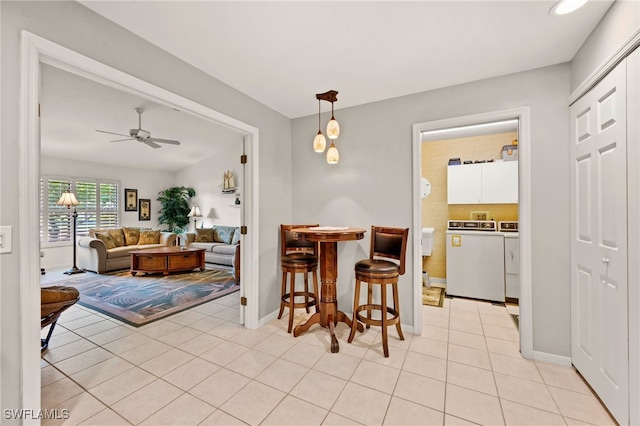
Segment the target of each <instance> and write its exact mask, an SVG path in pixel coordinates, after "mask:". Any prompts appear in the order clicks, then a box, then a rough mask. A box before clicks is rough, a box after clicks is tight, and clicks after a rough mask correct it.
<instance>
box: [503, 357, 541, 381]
mask: <svg viewBox="0 0 640 426" xmlns="http://www.w3.org/2000/svg"><path fill="white" fill-rule="evenodd" d="M490 357H491V366H492V367H493V371H495V372H497V373H503V374H508V375H509V376H515V377H520V378H521V379H527V380H531V381H532V382H540V383H542V376H540V373H539V372H538V368H537V367H536V364H535V362H533V361H531V360H528V359H524V358H516V357H512V356H507V355H500V354H495V353H491V355H490Z"/></svg>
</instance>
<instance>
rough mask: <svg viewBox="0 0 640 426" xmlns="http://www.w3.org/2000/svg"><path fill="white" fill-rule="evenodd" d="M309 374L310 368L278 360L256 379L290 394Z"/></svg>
mask: <svg viewBox="0 0 640 426" xmlns="http://www.w3.org/2000/svg"><path fill="white" fill-rule="evenodd" d="M308 372H309V368H308V367H304V366H302V365H300V364H296V363H293V362H291V361H287V360H284V359H276V360H275V361H274V362H273V364H271V365H269V366H268V367H267V368H265V369H264V371H262V373H260V374H259V375H258V376H257V377H256V380H257V381H259V382H260V383H264V384H265V385H268V386H271V387H274V388H276V389H278V390H281V391H282V392H289V391H291V389H293V387H294V386H295V385H297V384H298V382H300V380H301V379H302V378H303V377H304V376H305V374H307V373H308Z"/></svg>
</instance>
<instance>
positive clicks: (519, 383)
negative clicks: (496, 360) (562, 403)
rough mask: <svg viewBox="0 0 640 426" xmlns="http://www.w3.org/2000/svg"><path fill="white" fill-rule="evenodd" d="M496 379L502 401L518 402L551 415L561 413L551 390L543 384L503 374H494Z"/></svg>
mask: <svg viewBox="0 0 640 426" xmlns="http://www.w3.org/2000/svg"><path fill="white" fill-rule="evenodd" d="M494 377H495V379H496V386H497V387H498V395H500V398H501V399H506V400H508V401H512V402H518V403H520V404H524V405H528V406H529V407H534V408H539V409H540V410H545V411H549V412H551V413H557V414H559V413H560V412H559V411H558V407H557V406H556V403H555V401H554V400H553V398H552V397H551V393H550V392H549V389H548V388H547V386H545V385H544V384H543V383H537V382H532V381H530V380H525V379H521V378H519V377H514V376H508V375H506V374H502V373H494Z"/></svg>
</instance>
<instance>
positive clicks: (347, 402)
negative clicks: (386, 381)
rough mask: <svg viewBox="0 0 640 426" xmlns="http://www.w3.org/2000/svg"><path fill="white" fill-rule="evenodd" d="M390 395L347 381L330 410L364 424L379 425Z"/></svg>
mask: <svg viewBox="0 0 640 426" xmlns="http://www.w3.org/2000/svg"><path fill="white" fill-rule="evenodd" d="M390 401H391V395H388V394H386V393H384V392H380V391H376V390H373V389H370V388H367V387H364V386H360V385H358V384H356V383H351V382H349V383H347V386H345V389H344V391H343V392H342V393H341V394H340V396H339V397H338V400H337V401H336V403H335V404H334V406H333V408H332V409H331V411H332V412H334V413H336V414H339V415H341V416H344V417H346V418H348V419H351V420H355V421H356V422H359V423H362V424H365V425H381V424H382V422H383V420H384V416H385V414H386V412H387V408H388V406H389V402H390Z"/></svg>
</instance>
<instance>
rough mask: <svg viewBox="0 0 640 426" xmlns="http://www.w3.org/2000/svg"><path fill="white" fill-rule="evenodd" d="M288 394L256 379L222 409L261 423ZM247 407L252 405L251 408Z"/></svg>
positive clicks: (249, 422)
mask: <svg viewBox="0 0 640 426" xmlns="http://www.w3.org/2000/svg"><path fill="white" fill-rule="evenodd" d="M285 396H286V394H285V393H284V392H280V391H278V390H276V389H274V388H272V387H270V386H267V385H263V384H262V383H258V382H255V381H252V382H250V383H249V384H247V385H246V386H245V387H244V388H242V389H240V390H239V391H238V392H237V393H236V394H235V395H233V396H232V397H231V398H229V399H228V400H227V402H225V403H224V404H223V405H222V406H221V407H220V409H221V410H223V411H224V412H226V413H229V414H231V415H232V416H234V417H237V418H239V419H240V420H242V421H244V422H246V423H248V424H250V425H257V424H260V422H262V421H263V420H264V419H265V418H266V417H267V416H268V415H269V413H271V412H272V411H273V409H274V408H275V407H276V406H277V405H278V404H279V403H280V401H282V400H283V399H284V397H285ZM247 407H251V409H250V410H248V409H247Z"/></svg>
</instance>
